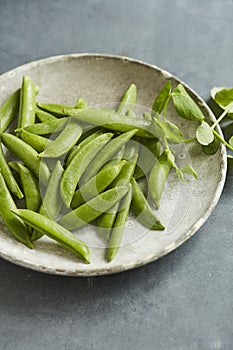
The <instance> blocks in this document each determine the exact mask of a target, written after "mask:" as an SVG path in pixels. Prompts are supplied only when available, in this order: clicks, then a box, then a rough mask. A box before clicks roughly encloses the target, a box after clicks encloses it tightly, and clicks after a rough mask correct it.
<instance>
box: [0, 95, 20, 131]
mask: <svg viewBox="0 0 233 350" xmlns="http://www.w3.org/2000/svg"><path fill="white" fill-rule="evenodd" d="M19 101H20V89H18V90H16V91H15V92H14V93H13V94H12V95H11V96H10V97H8V98H7V99H6V101H5V102H4V103H3V105H2V106H1V107H0V132H1V133H2V132H4V131H5V130H6V129H7V128H8V126H9V125H10V124H11V122H12V121H13V119H14V118H15V117H16V115H17V114H18V112H19Z"/></svg>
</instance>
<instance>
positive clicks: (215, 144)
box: [202, 136, 220, 155]
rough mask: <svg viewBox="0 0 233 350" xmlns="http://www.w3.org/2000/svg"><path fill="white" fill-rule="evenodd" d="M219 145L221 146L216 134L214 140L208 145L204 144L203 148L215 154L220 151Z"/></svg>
mask: <svg viewBox="0 0 233 350" xmlns="http://www.w3.org/2000/svg"><path fill="white" fill-rule="evenodd" d="M219 146H220V141H219V139H218V138H217V137H216V136H214V140H213V142H211V143H210V144H209V145H207V146H202V150H203V152H204V153H205V154H207V155H213V154H215V153H216V152H217V151H218V149H219Z"/></svg>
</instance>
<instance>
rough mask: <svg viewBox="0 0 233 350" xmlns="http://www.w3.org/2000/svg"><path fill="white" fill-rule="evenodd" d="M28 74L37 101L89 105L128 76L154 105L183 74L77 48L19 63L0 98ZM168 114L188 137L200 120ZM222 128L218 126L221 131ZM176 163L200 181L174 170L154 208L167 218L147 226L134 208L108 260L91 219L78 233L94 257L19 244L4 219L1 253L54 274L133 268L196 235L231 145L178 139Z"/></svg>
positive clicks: (114, 94)
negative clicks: (212, 150)
mask: <svg viewBox="0 0 233 350" xmlns="http://www.w3.org/2000/svg"><path fill="white" fill-rule="evenodd" d="M23 75H29V76H30V77H31V78H32V79H33V81H34V82H35V83H36V84H37V85H39V86H40V92H39V94H38V96H37V100H38V101H41V102H42V101H43V102H54V103H62V104H74V103H75V101H76V99H77V98H78V97H83V98H85V99H86V101H87V103H88V105H96V104H105V103H112V102H116V101H119V100H120V98H121V96H122V94H123V93H124V91H125V89H126V88H127V87H128V86H129V84H130V83H132V82H133V83H135V84H136V85H137V88H138V100H137V103H138V104H139V105H141V106H144V107H145V108H146V107H150V106H151V105H152V102H153V99H154V97H155V95H156V94H157V93H158V91H159V90H160V88H161V87H162V86H163V84H164V83H165V82H166V81H167V80H168V79H170V80H171V81H172V84H173V86H175V85H176V84H177V83H179V82H180V81H179V80H178V79H177V78H176V77H174V76H173V75H171V74H170V73H168V72H166V71H164V70H161V69H160V68H158V67H155V66H152V65H149V64H145V63H143V62H139V61H135V60H132V59H129V58H125V57H117V56H109V55H98V54H96V55H93V54H73V55H64V56H58V57H51V58H46V59H42V60H39V61H36V62H32V63H29V64H26V65H23V66H21V67H18V68H16V69H14V70H12V71H10V72H8V73H5V74H3V75H2V76H0V103H2V102H3V101H4V100H5V99H6V98H7V97H8V96H9V95H10V94H11V93H12V92H13V91H14V90H15V89H17V88H19V87H20V85H21V80H22V76H23ZM185 86H186V88H187V90H188V92H189V93H190V94H191V95H192V96H193V98H194V99H195V101H196V102H197V103H198V105H199V106H200V108H201V109H202V111H203V113H204V115H205V116H206V117H207V118H209V119H210V120H212V121H214V120H215V118H214V115H213V114H212V113H211V111H210V109H209V108H208V106H207V105H206V104H205V102H204V101H203V100H202V99H201V98H200V97H199V96H198V95H197V94H196V93H195V92H194V91H192V90H191V89H190V88H189V87H188V86H187V85H185ZM168 118H169V120H171V121H174V122H178V123H179V125H180V127H181V128H182V130H184V133H185V135H186V136H187V137H189V136H190V137H191V136H192V135H193V133H194V128H195V127H196V124H195V123H194V122H189V121H186V120H183V119H182V120H181V121H180V119H181V118H179V119H177V116H176V113H175V111H174V110H173V109H172V107H171V108H170V109H169V111H168ZM220 132H221V131H220ZM176 157H177V162H179V163H180V165H182V163H183V164H186V163H187V162H191V163H192V165H193V167H194V168H195V170H196V171H197V173H198V174H199V178H198V180H192V179H190V181H188V182H181V181H179V180H178V179H177V177H176V175H175V172H173V171H172V172H171V174H170V176H169V180H168V182H167V185H166V189H165V193H164V195H163V199H162V202H161V208H160V210H159V211H158V213H157V215H158V216H159V218H160V219H161V221H162V222H163V223H164V224H165V225H166V230H165V231H149V230H148V229H145V228H144V227H143V226H142V225H140V224H139V223H138V222H137V220H136V219H135V217H134V216H133V215H132V214H131V215H130V217H129V220H128V221H127V225H126V230H125V234H124V239H123V242H122V247H121V248H120V251H119V252H118V254H117V255H116V257H115V259H114V260H113V261H112V262H111V263H108V262H106V259H105V249H104V247H105V242H104V240H103V239H102V238H101V237H99V236H98V234H97V232H96V230H95V228H94V227H92V226H87V227H86V228H84V229H82V230H80V231H79V232H77V233H76V234H77V235H78V236H79V237H81V238H82V239H83V240H85V241H86V242H87V243H88V244H89V246H90V247H91V264H89V265H87V264H85V263H83V262H81V261H79V260H78V259H77V258H76V257H75V255H74V254H73V253H71V252H69V251H68V252H67V250H65V249H63V248H62V247H60V246H59V245H58V244H57V243H54V242H53V241H51V240H49V239H48V238H42V239H41V240H39V241H38V242H37V243H36V247H35V249H34V250H30V249H28V248H26V247H24V246H23V245H22V244H20V243H18V242H17V241H16V240H15V239H14V238H13V237H12V236H11V235H10V234H9V232H8V231H7V229H6V228H5V227H4V225H3V224H1V226H0V256H1V257H3V258H5V259H7V260H9V261H11V262H13V263H15V264H18V265H21V266H24V267H27V268H30V269H33V270H37V271H42V272H46V273H51V274H60V275H67V276H93V275H103V274H111V273H115V272H120V271H124V270H128V269H132V268H135V267H138V266H141V265H144V264H147V263H149V262H152V261H154V260H156V259H158V258H160V257H161V256H163V255H165V254H168V253H169V252H171V251H172V250H174V249H175V248H177V247H178V246H180V245H181V244H182V243H184V242H185V241H186V240H187V239H188V238H189V237H191V236H192V235H193V234H194V233H195V232H196V231H197V230H198V229H199V228H200V227H201V226H202V225H203V224H204V222H205V221H206V220H207V218H208V217H209V215H210V214H211V212H212V211H213V209H214V207H215V205H216V204H217V202H218V200H219V197H220V195H221V192H222V189H223V185H224V181H225V176H226V164H227V162H226V151H225V148H224V147H220V149H219V151H218V152H217V153H216V154H215V155H213V156H207V155H205V154H204V153H203V152H202V151H201V148H200V147H199V146H198V145H196V144H195V143H191V144H187V145H186V146H178V147H177V149H176Z"/></svg>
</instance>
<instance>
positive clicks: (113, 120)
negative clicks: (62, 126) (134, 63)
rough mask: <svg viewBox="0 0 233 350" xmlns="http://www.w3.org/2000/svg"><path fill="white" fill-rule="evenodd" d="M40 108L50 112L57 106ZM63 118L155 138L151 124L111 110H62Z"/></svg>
mask: <svg viewBox="0 0 233 350" xmlns="http://www.w3.org/2000/svg"><path fill="white" fill-rule="evenodd" d="M39 106H40V107H41V108H43V109H45V110H47V111H49V112H51V111H52V110H53V106H54V109H56V108H57V107H56V106H57V105H51V104H39ZM60 112H61V113H63V114H62V115H63V116H70V117H74V118H76V119H78V120H79V121H82V122H84V123H89V124H93V125H98V126H102V127H104V128H106V129H109V130H114V131H118V132H127V131H131V130H135V129H137V136H141V137H149V138H154V135H153V128H152V127H151V125H152V124H151V122H149V121H146V120H143V119H140V118H129V117H127V116H125V115H123V116H122V115H120V114H119V113H117V112H115V111H114V110H113V109H111V108H85V109H76V108H70V107H64V108H60Z"/></svg>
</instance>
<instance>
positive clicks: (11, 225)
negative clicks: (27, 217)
mask: <svg viewBox="0 0 233 350" xmlns="http://www.w3.org/2000/svg"><path fill="white" fill-rule="evenodd" d="M0 198H1V205H0V216H1V218H2V220H3V222H4V223H5V225H6V226H7V227H8V229H9V230H10V232H11V233H12V234H13V235H14V236H15V237H16V238H17V239H18V240H19V241H20V242H21V243H23V244H25V245H26V246H27V247H29V248H34V244H33V243H32V241H31V239H30V233H29V230H28V228H27V226H26V225H25V224H24V222H23V221H22V220H21V219H20V218H18V217H17V216H16V215H15V214H14V213H12V211H11V210H12V209H17V207H16V205H15V202H14V201H13V199H12V197H11V194H10V192H9V190H8V188H7V186H6V183H5V181H4V178H3V176H2V174H1V172H0Z"/></svg>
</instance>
